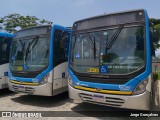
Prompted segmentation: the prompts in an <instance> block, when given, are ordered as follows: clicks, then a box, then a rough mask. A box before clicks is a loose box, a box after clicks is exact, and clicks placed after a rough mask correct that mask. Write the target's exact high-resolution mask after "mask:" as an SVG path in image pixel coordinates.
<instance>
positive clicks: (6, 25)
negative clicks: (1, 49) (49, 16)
mask: <svg viewBox="0 0 160 120" xmlns="http://www.w3.org/2000/svg"><path fill="white" fill-rule="evenodd" d="M44 24H52V22H50V21H47V20H44V19H42V20H40V19H38V18H36V17H35V16H21V15H20V14H17V13H14V14H9V15H7V16H4V17H2V18H0V29H3V30H5V31H7V32H10V33H15V32H16V31H17V28H18V29H19V30H20V29H24V28H28V27H33V26H38V25H44Z"/></svg>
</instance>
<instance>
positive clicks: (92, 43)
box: [85, 32, 96, 60]
mask: <svg viewBox="0 0 160 120" xmlns="http://www.w3.org/2000/svg"><path fill="white" fill-rule="evenodd" d="M85 33H86V36H87V38H89V39H87V41H88V43H89V44H90V45H91V48H92V49H93V54H94V60H95V59H96V39H95V37H94V39H93V40H92V38H91V36H90V35H89V34H88V33H87V32H85Z"/></svg>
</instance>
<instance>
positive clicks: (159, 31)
mask: <svg viewBox="0 0 160 120" xmlns="http://www.w3.org/2000/svg"><path fill="white" fill-rule="evenodd" d="M150 23H151V26H150V29H151V31H152V34H153V40H154V46H155V49H159V48H160V19H155V18H151V19H150Z"/></svg>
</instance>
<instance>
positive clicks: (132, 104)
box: [68, 85, 150, 110]
mask: <svg viewBox="0 0 160 120" xmlns="http://www.w3.org/2000/svg"><path fill="white" fill-rule="evenodd" d="M68 89H69V97H70V98H71V99H74V100H78V101H83V102H88V103H93V104H99V105H105V106H110V107H118V108H126V109H136V110H149V108H150V93H149V92H147V91H146V92H144V93H143V94H140V95H111V94H102V93H94V92H88V91H83V90H78V89H75V88H73V87H72V86H70V85H68Z"/></svg>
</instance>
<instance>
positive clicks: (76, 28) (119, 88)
mask: <svg viewBox="0 0 160 120" xmlns="http://www.w3.org/2000/svg"><path fill="white" fill-rule="evenodd" d="M149 29H150V28H149V18H148V15H147V12H146V11H145V10H143V9H142V10H132V11H126V12H119V13H113V14H105V15H102V16H97V17H92V18H87V19H83V20H79V21H76V22H75V23H74V24H73V28H72V38H71V42H70V55H69V78H68V79H69V82H68V84H69V97H70V98H71V99H74V100H80V101H83V102H88V103H93V104H99V105H105V106H111V107H118V108H127V109H139V110H148V109H149V106H150V100H151V96H152V95H151V92H152V89H151V88H152V74H151V73H152V71H151V70H152V67H151V64H152V63H151V62H152V61H151V58H152V56H151V54H152V53H153V54H154V49H153V47H152V41H151V39H150V30H149ZM151 51H153V52H151Z"/></svg>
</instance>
